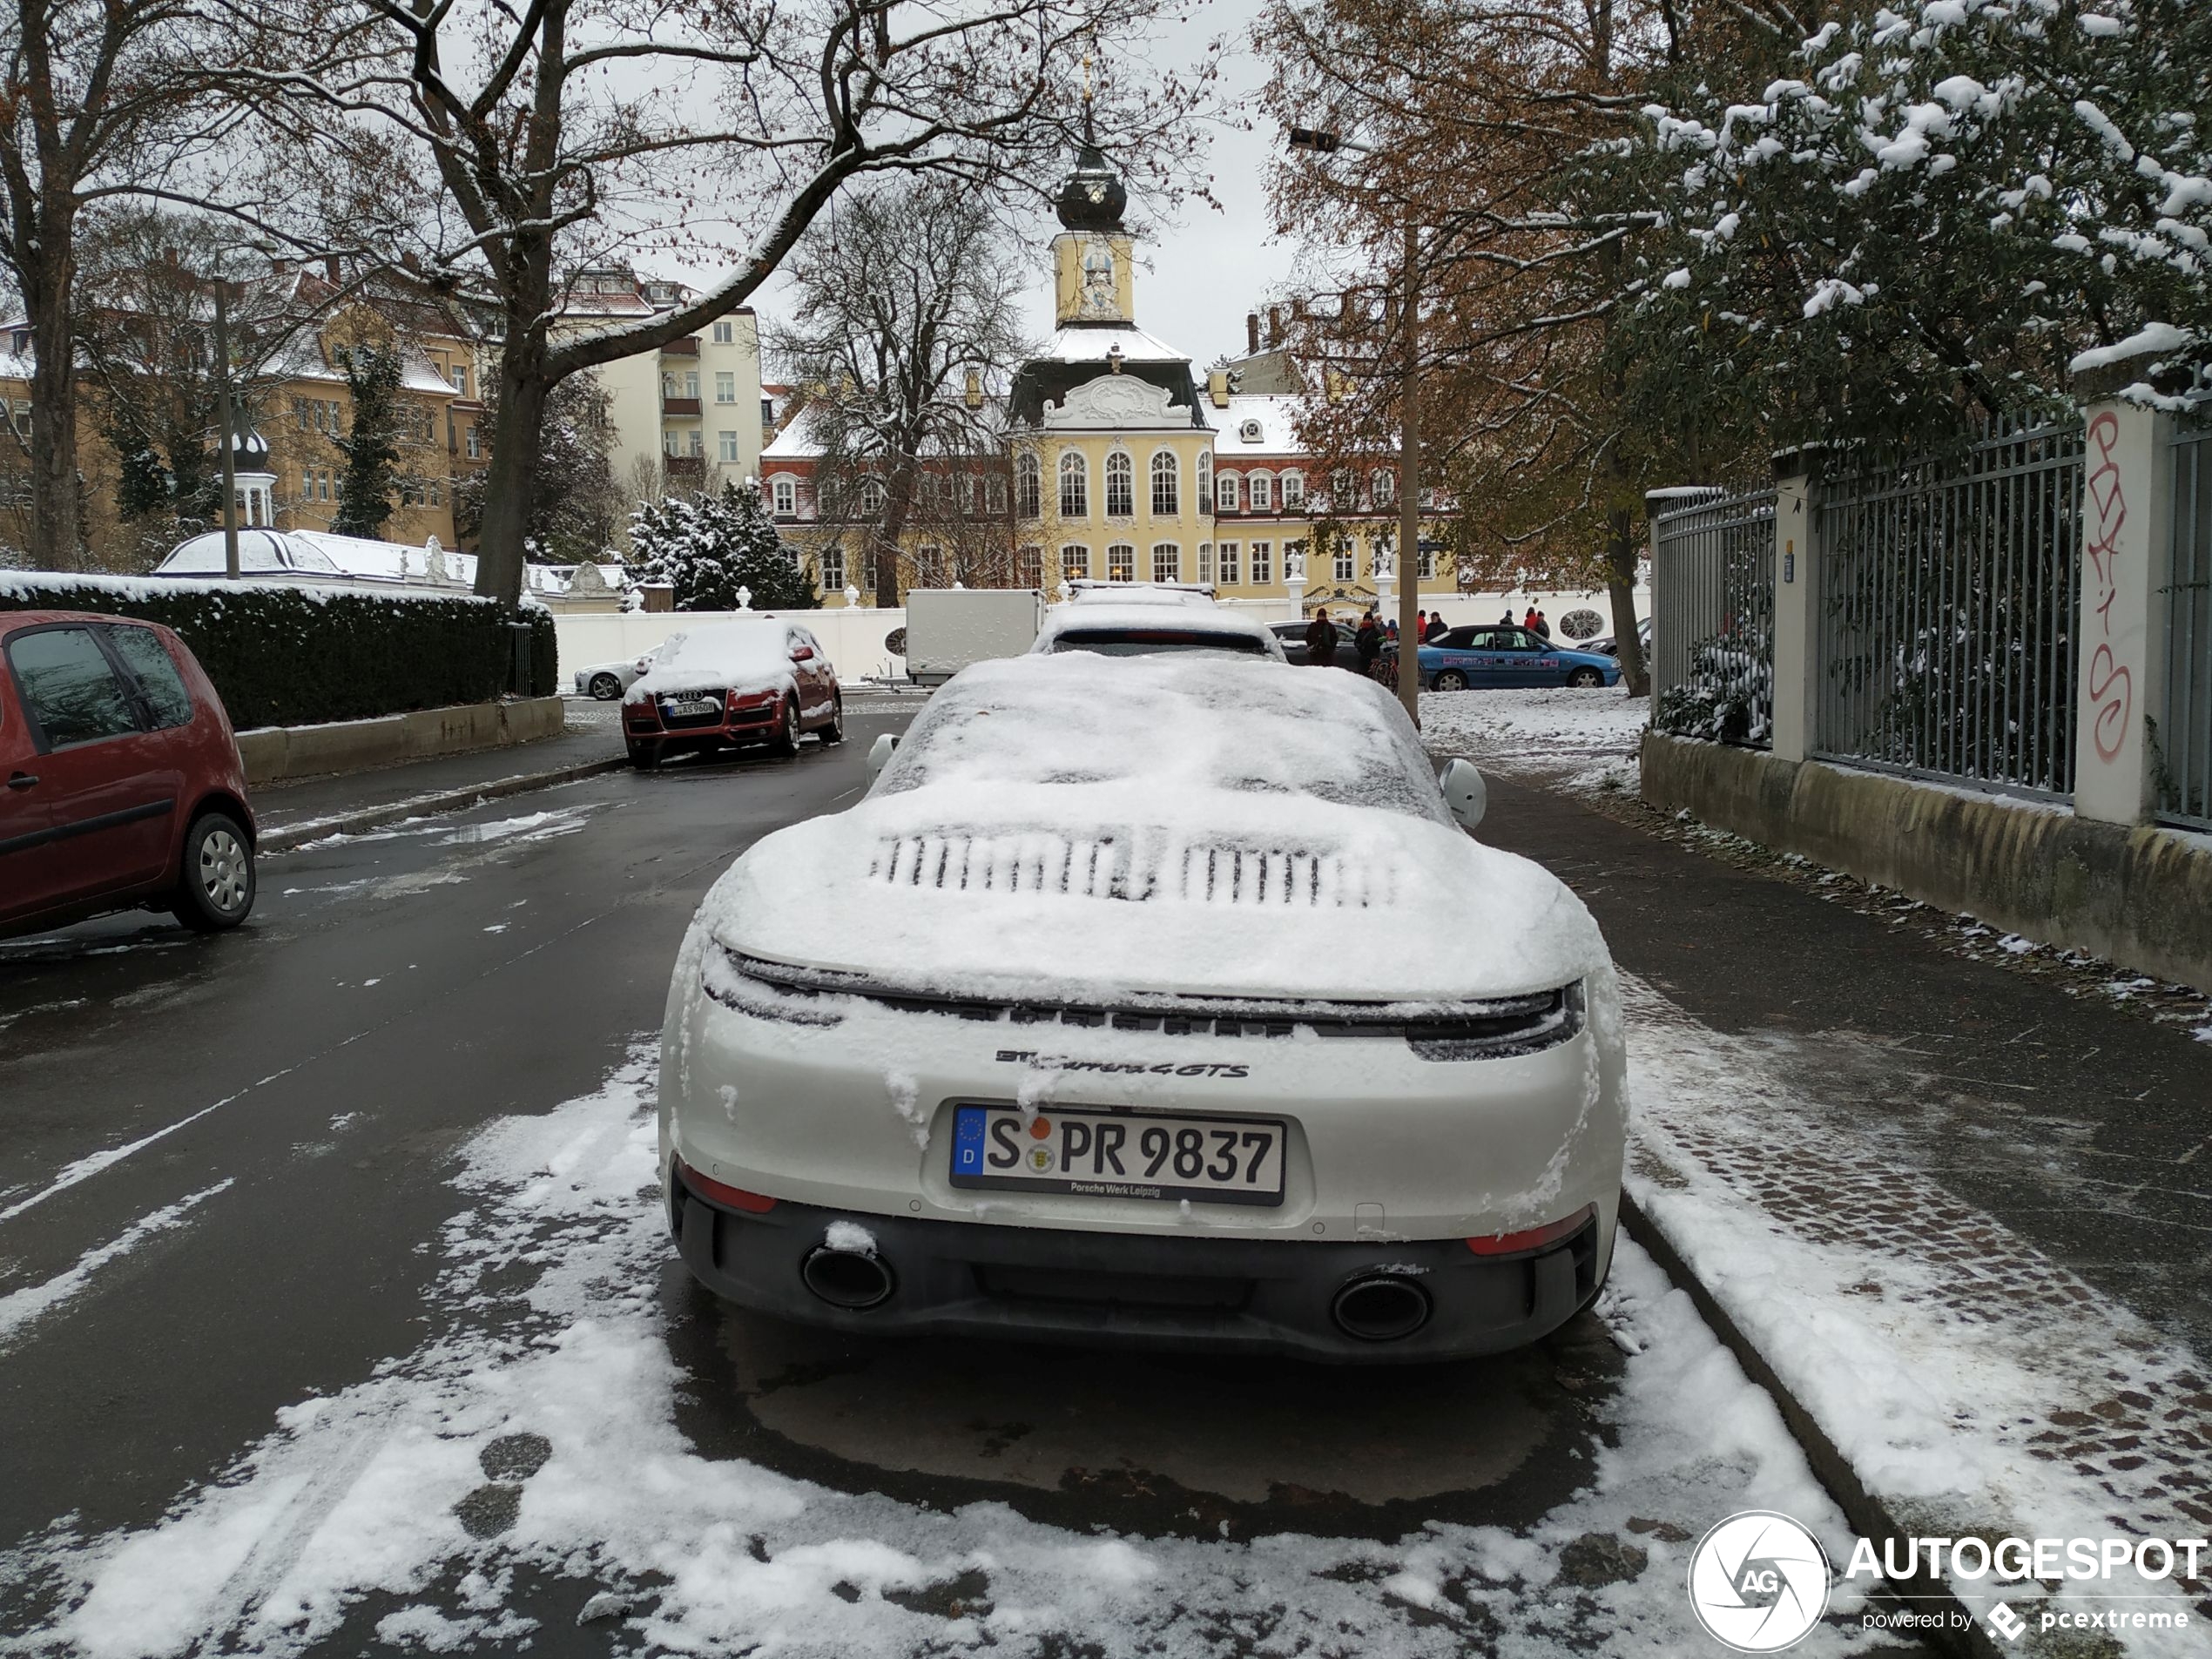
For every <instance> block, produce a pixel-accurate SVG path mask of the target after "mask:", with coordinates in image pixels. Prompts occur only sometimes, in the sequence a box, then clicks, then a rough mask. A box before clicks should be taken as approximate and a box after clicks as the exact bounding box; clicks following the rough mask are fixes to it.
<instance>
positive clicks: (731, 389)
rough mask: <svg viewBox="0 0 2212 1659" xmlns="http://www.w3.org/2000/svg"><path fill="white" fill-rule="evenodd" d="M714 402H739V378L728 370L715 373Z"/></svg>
mask: <svg viewBox="0 0 2212 1659" xmlns="http://www.w3.org/2000/svg"><path fill="white" fill-rule="evenodd" d="M714 401H716V402H717V403H734V402H736V401H738V377H737V376H736V375H735V374H732V373H731V372H730V371H729V370H728V369H726V368H718V369H716V370H715V371H714Z"/></svg>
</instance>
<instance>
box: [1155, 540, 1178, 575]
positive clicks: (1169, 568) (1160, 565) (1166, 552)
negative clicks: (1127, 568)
mask: <svg viewBox="0 0 2212 1659" xmlns="http://www.w3.org/2000/svg"><path fill="white" fill-rule="evenodd" d="M1152 580H1153V581H1155V582H1180V581H1182V580H1183V550H1182V549H1181V548H1179V547H1177V545H1176V544H1175V543H1173V542H1156V543H1153V545H1152Z"/></svg>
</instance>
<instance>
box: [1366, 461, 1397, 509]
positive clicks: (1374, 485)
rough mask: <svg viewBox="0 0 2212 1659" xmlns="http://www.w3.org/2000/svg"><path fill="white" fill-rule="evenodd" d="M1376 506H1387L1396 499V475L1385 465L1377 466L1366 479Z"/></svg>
mask: <svg viewBox="0 0 2212 1659" xmlns="http://www.w3.org/2000/svg"><path fill="white" fill-rule="evenodd" d="M1367 488H1368V489H1370V490H1371V491H1372V492H1373V498H1374V503H1375V505H1376V506H1377V507H1378V508H1383V507H1387V506H1389V505H1390V504H1391V502H1393V501H1395V500H1397V499H1398V475H1397V474H1396V473H1394V472H1393V471H1392V470H1391V469H1389V468H1387V467H1378V468H1376V469H1375V470H1374V472H1373V473H1372V475H1370V476H1369V477H1368V480H1367Z"/></svg>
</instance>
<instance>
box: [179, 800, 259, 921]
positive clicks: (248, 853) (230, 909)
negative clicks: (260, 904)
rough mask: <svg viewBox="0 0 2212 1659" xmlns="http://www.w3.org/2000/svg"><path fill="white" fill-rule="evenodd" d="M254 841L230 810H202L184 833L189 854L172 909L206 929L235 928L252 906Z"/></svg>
mask: <svg viewBox="0 0 2212 1659" xmlns="http://www.w3.org/2000/svg"><path fill="white" fill-rule="evenodd" d="M253 892H254V882H253V843H252V842H251V841H249V840H247V839H246V831H245V830H244V829H243V828H242V827H240V826H239V821H238V819H235V818H233V817H232V816H231V815H230V814H229V813H201V814H200V815H199V817H198V818H196V819H192V827H191V828H190V829H188V830H186V831H185V855H184V860H183V865H182V867H181V868H180V869H179V871H178V880H177V896H176V899H175V900H174V901H173V902H172V906H171V908H172V910H174V911H175V913H176V917H177V920H178V921H181V922H183V923H184V924H185V927H191V928H193V929H196V930H197V931H199V932H200V933H204V934H212V933H216V932H219V931H220V930H221V929H223V928H225V927H237V926H238V924H239V923H240V922H241V921H245V920H246V913H247V912H248V911H250V910H252V909H253Z"/></svg>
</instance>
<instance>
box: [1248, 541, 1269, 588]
mask: <svg viewBox="0 0 2212 1659" xmlns="http://www.w3.org/2000/svg"><path fill="white" fill-rule="evenodd" d="M1274 579H1275V557H1274V550H1273V549H1272V548H1271V547H1270V546H1269V544H1268V543H1265V542H1254V543H1252V568H1251V580H1252V585H1253V586H1254V587H1256V588H1264V587H1265V586H1266V585H1267V584H1268V583H1271V582H1272V581H1274Z"/></svg>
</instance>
